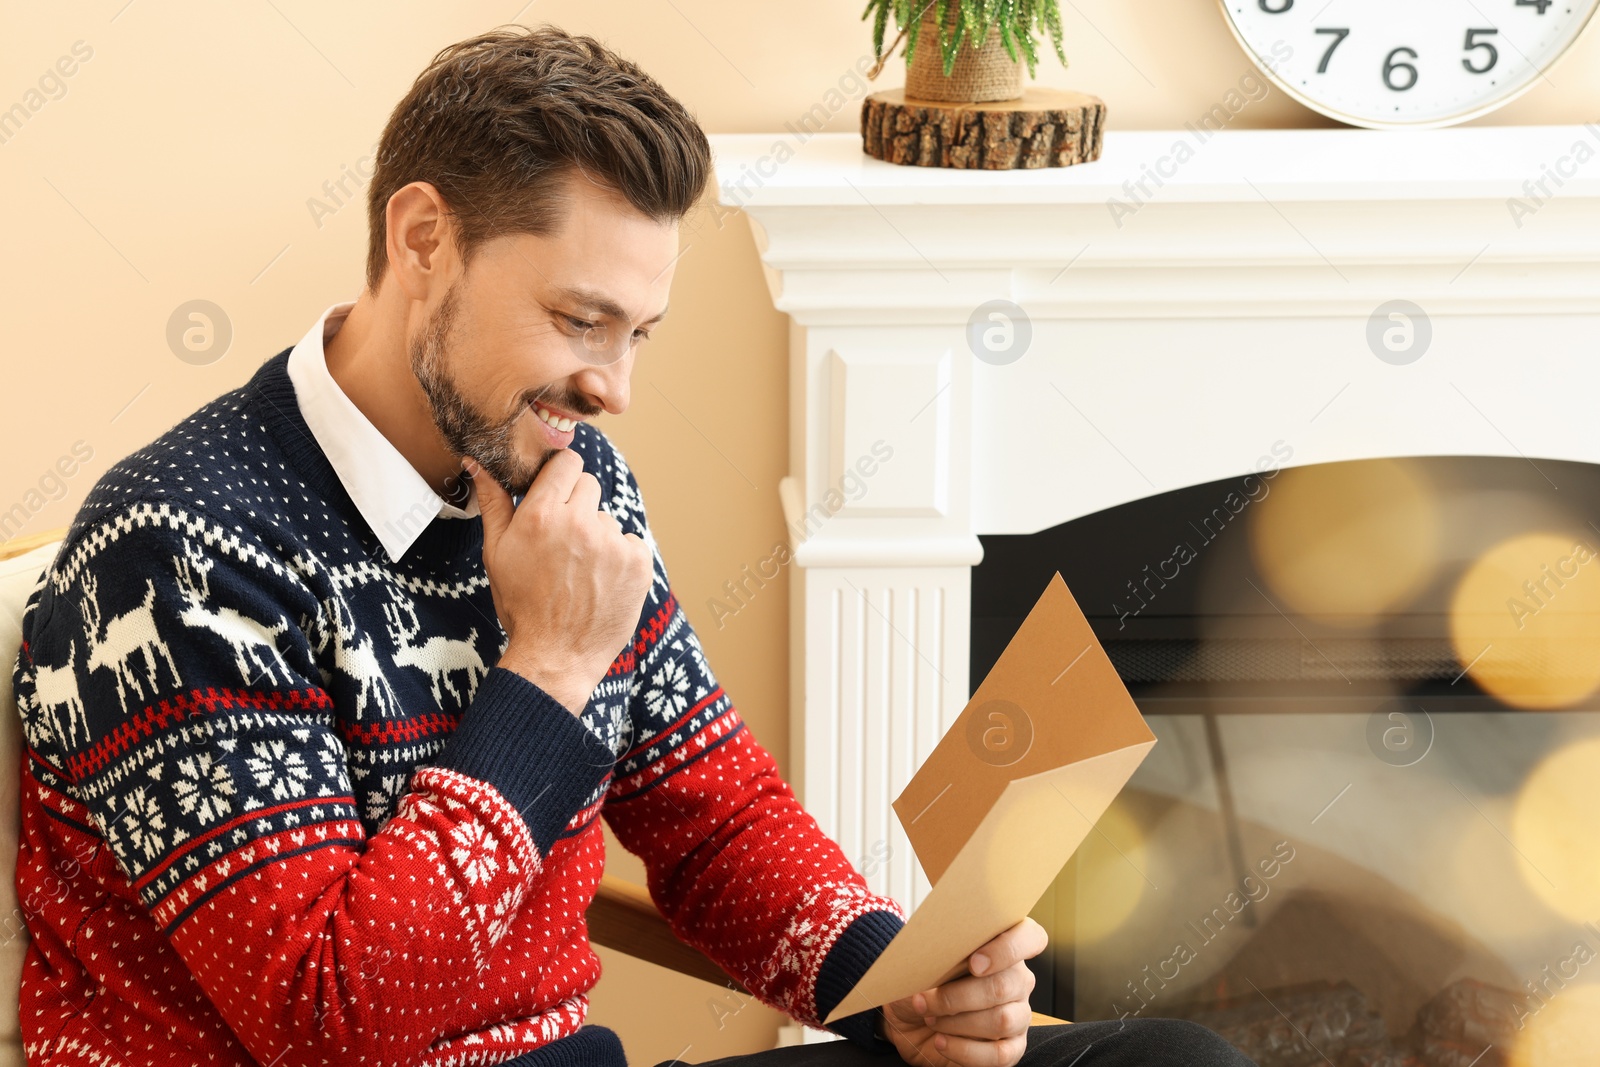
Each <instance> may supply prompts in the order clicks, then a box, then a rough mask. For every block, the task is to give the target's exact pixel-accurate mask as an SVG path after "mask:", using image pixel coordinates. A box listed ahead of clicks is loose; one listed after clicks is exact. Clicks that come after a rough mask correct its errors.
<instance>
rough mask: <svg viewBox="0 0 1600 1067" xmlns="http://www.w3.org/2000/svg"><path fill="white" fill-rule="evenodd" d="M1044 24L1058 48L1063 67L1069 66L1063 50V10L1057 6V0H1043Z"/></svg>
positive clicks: (1057, 56) (1058, 55) (1057, 51)
mask: <svg viewBox="0 0 1600 1067" xmlns="http://www.w3.org/2000/svg"><path fill="white" fill-rule="evenodd" d="M1043 6H1044V24H1045V27H1046V28H1047V29H1049V31H1050V40H1051V42H1052V43H1054V44H1055V46H1056V58H1057V59H1059V60H1061V65H1062V66H1063V67H1064V66H1066V65H1067V54H1066V53H1065V52H1063V51H1062V50H1061V8H1060V7H1058V6H1057V5H1056V0H1043Z"/></svg>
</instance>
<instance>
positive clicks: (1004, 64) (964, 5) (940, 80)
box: [861, 0, 1067, 103]
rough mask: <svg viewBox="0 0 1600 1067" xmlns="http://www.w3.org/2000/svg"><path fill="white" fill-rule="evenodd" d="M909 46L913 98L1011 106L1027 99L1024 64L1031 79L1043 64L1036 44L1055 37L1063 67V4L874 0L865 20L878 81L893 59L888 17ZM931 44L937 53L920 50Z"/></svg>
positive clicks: (909, 89) (908, 89)
mask: <svg viewBox="0 0 1600 1067" xmlns="http://www.w3.org/2000/svg"><path fill="white" fill-rule="evenodd" d="M891 14H892V15H893V16H894V21H895V25H896V26H897V27H898V28H899V31H900V34H899V37H897V38H895V40H894V42H893V43H891V44H890V45H889V49H888V52H889V53H892V52H893V51H894V49H895V46H896V45H898V44H899V43H900V41H901V39H904V40H905V44H906V47H905V59H906V90H905V95H906V96H907V97H908V98H912V99H918V100H937V101H957V102H965V101H970V102H974V103H981V102H984V101H990V100H1011V99H1016V98H1018V97H1020V96H1022V94H1023V90H1022V63H1023V61H1024V60H1026V61H1027V64H1028V74H1029V75H1030V76H1031V75H1033V73H1034V69H1035V67H1036V66H1037V64H1038V62H1039V51H1038V45H1037V38H1038V36H1039V35H1040V34H1041V32H1048V33H1049V35H1050V41H1051V43H1052V44H1053V45H1054V46H1055V53H1056V57H1057V58H1058V59H1060V60H1061V65H1062V66H1066V65H1067V56H1066V53H1065V52H1064V51H1063V50H1062V47H1061V9H1060V8H1059V7H1058V6H1057V0H867V7H866V10H865V11H863V12H862V13H861V17H862V19H863V20H865V19H867V18H868V17H871V18H872V45H873V50H874V54H875V55H876V56H877V58H878V63H877V66H875V67H874V68H873V72H872V73H873V76H876V74H877V73H878V71H879V70H881V69H882V67H883V63H884V61H885V60H886V59H887V58H888V53H886V52H885V50H884V47H883V37H884V31H885V29H886V28H887V26H888V21H889V16H890V15H891ZM924 38H928V39H930V40H931V41H933V42H934V46H933V47H932V48H928V47H924V48H920V49H919V48H918V47H917V44H918V42H919V41H922V40H923V39H924Z"/></svg>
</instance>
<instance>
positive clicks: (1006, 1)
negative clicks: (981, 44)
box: [995, 0, 1022, 63]
mask: <svg viewBox="0 0 1600 1067" xmlns="http://www.w3.org/2000/svg"><path fill="white" fill-rule="evenodd" d="M1015 5H1016V0H999V3H998V4H997V5H996V11H995V16H996V17H997V19H998V20H999V23H1000V43H1001V44H1003V45H1005V48H1006V55H1008V56H1010V57H1011V62H1013V63H1015V62H1017V61H1018V60H1020V59H1021V58H1022V57H1021V56H1019V55H1017V42H1016V41H1015V40H1013V39H1012V36H1011V22H1012V20H1013V19H1014V18H1015V17H1016V12H1015Z"/></svg>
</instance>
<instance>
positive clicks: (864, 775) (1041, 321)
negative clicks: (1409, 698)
mask: <svg viewBox="0 0 1600 1067" xmlns="http://www.w3.org/2000/svg"><path fill="white" fill-rule="evenodd" d="M1200 134H1204V131H1200ZM713 144H714V149H715V152H716V156H717V177H718V181H719V183H720V187H721V194H720V199H721V204H722V205H723V206H724V207H725V208H734V207H737V208H740V209H742V210H743V211H744V212H745V213H746V214H747V216H748V218H749V220H750V225H751V228H752V231H753V233H754V236H755V240H756V242H757V246H758V248H759V250H760V254H761V260H762V263H763V265H764V269H765V272H766V278H767V283H768V287H769V289H770V292H771V294H772V299H773V301H774V304H775V305H776V306H777V308H778V309H780V310H782V311H784V312H786V313H787V314H788V315H789V316H790V318H791V320H792V326H791V331H790V355H789V367H790V401H789V402H790V418H789V432H790V436H789V477H787V478H786V479H784V482H783V485H782V489H781V495H782V504H783V508H784V513H785V517H786V520H787V521H788V523H789V527H790V531H791V538H792V551H793V555H794V560H795V564H796V565H795V566H794V567H792V568H791V572H790V573H791V592H792V596H791V604H792V609H791V610H792V617H791V648H792V659H791V697H792V699H791V730H792V744H791V749H790V751H791V753H792V756H791V759H792V768H791V776H792V778H793V779H794V781H795V783H796V787H797V789H799V791H800V792H801V794H802V796H803V799H804V801H805V803H806V806H807V808H808V809H809V810H810V811H811V812H812V813H813V814H814V815H815V816H816V817H817V819H818V820H819V822H820V823H821V824H822V826H823V828H824V829H825V830H827V831H828V832H829V833H831V834H832V835H834V836H835V837H836V838H837V839H838V840H839V841H840V843H841V844H842V845H843V847H844V848H845V850H846V852H847V853H848V854H849V855H850V856H851V857H852V858H854V859H858V860H860V859H863V858H866V859H869V860H870V862H868V863H866V864H864V867H865V868H866V869H867V871H868V875H869V881H870V882H871V883H872V885H873V888H874V889H875V890H877V891H880V892H887V893H889V894H891V895H893V896H895V897H896V898H897V899H899V900H901V901H903V902H904V903H905V904H907V905H908V906H914V905H915V904H916V903H917V902H918V901H919V900H920V898H921V896H922V894H923V893H924V892H925V891H926V888H927V883H926V880H925V879H924V878H923V876H922V874H921V872H920V871H919V869H918V867H917V864H916V861H915V858H914V856H913V854H912V851H911V849H910V847H909V845H908V843H907V842H906V839H905V837H904V835H903V834H902V833H901V831H900V829H899V826H898V823H897V821H896V819H895V816H894V814H893V812H892V810H891V808H890V802H891V801H892V800H893V798H894V797H895V796H896V795H897V794H898V793H899V791H900V790H901V789H902V788H903V786H904V785H905V783H906V782H907V780H908V779H909V777H910V775H911V774H912V772H913V770H914V769H915V767H916V766H917V765H918V764H919V763H920V762H921V760H922V759H923V758H924V757H925V756H926V755H927V753H928V752H929V751H930V750H931V748H932V746H933V744H934V743H935V742H936V741H937V739H938V738H939V736H940V735H941V734H942V732H943V731H944V729H945V728H946V727H947V726H948V724H949V723H950V722H951V721H952V720H953V719H954V717H955V716H956V715H957V714H958V713H959V712H960V710H961V709H962V707H963V706H964V705H965V703H966V701H967V698H968V695H969V693H970V690H971V685H972V683H973V682H974V681H975V679H971V678H969V668H968V662H969V635H970V626H971V619H970V616H971V601H970V591H971V574H972V567H973V566H974V565H975V564H976V563H978V561H979V560H980V558H981V557H982V552H983V550H982V546H981V544H980V541H979V537H980V535H988V534H1026V533H1034V532H1037V531H1040V530H1044V529H1046V528H1049V527H1053V526H1055V525H1057V524H1059V523H1062V522H1064V521H1066V520H1069V519H1075V518H1078V517H1080V516H1086V515H1090V514H1092V513H1095V512H1099V511H1101V510H1102V509H1106V508H1110V507H1113V506H1117V505H1122V504H1126V503H1128V502H1130V501H1136V500H1140V499H1142V498H1146V497H1152V496H1155V495H1156V494H1160V493H1165V492H1167V491H1170V490H1176V489H1181V488H1183V487H1186V486H1195V485H1199V484H1202V483H1208V482H1212V481H1215V480H1218V479H1222V478H1227V477H1230V476H1237V475H1242V474H1246V473H1248V472H1250V471H1252V470H1259V469H1261V468H1262V466H1263V465H1264V463H1265V464H1272V465H1274V466H1276V465H1288V466H1299V465H1308V464H1320V463H1327V462H1332V461H1339V460H1355V459H1366V458H1375V457H1412V456H1486V457H1510V458H1514V459H1519V460H1520V459H1526V460H1528V461H1529V462H1532V463H1535V464H1537V462H1538V461H1539V460H1572V461H1579V462H1586V463H1600V421H1597V419H1596V417H1595V409H1596V398H1597V397H1600V358H1596V347H1597V338H1600V161H1596V160H1595V159H1594V157H1595V156H1596V154H1597V153H1600V128H1585V127H1477V128H1462V129H1450V130H1436V131H1423V132H1372V131H1356V130H1278V131H1232V130H1229V131H1223V132H1220V133H1211V134H1209V135H1205V136H1204V139H1203V140H1202V139H1201V138H1200V135H1199V134H1197V133H1196V132H1194V131H1189V130H1182V131H1118V130H1112V131H1111V132H1109V133H1108V134H1107V135H1106V139H1105V148H1104V153H1103V156H1102V158H1101V159H1100V160H1099V161H1098V162H1095V163H1092V164H1087V165H1082V166H1077V167H1071V168H1065V169H1050V170H1036V171H1017V172H967V171H951V170H940V169H924V168H917V167H897V166H895V165H892V164H887V163H882V162H879V161H876V160H873V159H870V158H868V157H866V156H864V155H863V154H862V153H861V151H860V142H859V138H858V137H857V136H856V135H853V134H839V135H818V136H812V137H810V138H808V139H806V140H805V141H803V142H801V141H799V140H798V138H796V137H794V136H792V135H759V134H758V135H723V136H718V137H715V138H713ZM992 301H1007V302H1010V304H1011V305H1014V306H1015V307H1016V308H1020V309H1021V313H1022V316H1025V318H1021V317H1018V315H1017V314H1016V313H1015V312H1011V313H1002V314H1001V315H1000V316H999V317H994V318H987V319H983V320H981V321H980V322H979V323H978V325H977V326H976V327H974V328H969V321H970V320H971V319H972V316H973V314H974V312H975V310H976V309H978V308H980V306H983V305H986V304H989V302H992ZM1397 302H1398V303H1397ZM997 306H999V305H997ZM1025 331H1026V332H1029V333H1031V338H1030V339H1029V340H1028V342H1027V347H1026V349H1025V350H1022V351H1021V353H1020V355H1018V354H1017V352H1018V346H1019V344H1020V340H1019V339H1020V338H1021V337H1022V336H1023V333H1024V332H1025ZM1008 343H1009V345H1010V346H1011V347H1009V348H1008V347H1007V344H1008ZM875 448H876V452H875V451H874V449H875ZM885 453H891V454H890V455H889V456H888V458H883V456H884V454H885ZM869 472H870V473H869ZM830 492H831V493H832V495H831V496H830ZM1158 747H1159V746H1158ZM885 855H886V856H887V860H886V862H880V860H881V859H882V857H884V856H885Z"/></svg>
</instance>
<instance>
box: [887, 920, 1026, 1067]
mask: <svg viewBox="0 0 1600 1067" xmlns="http://www.w3.org/2000/svg"><path fill="white" fill-rule="evenodd" d="M1048 941H1049V937H1048V935H1047V934H1046V933H1045V929H1044V927H1042V926H1040V925H1039V924H1038V923H1036V922H1034V921H1033V920H1032V919H1023V920H1022V921H1021V922H1020V923H1018V924H1017V925H1015V926H1013V927H1012V928H1011V929H1009V930H1007V931H1006V932H1005V933H1003V934H1001V935H1000V936H999V937H997V938H995V939H994V940H993V941H990V942H989V943H988V944H987V945H984V946H983V947H982V948H980V949H978V951H976V952H974V953H973V954H972V955H971V956H970V957H969V958H968V960H967V969H968V970H969V971H971V972H972V973H971V974H968V975H964V976H962V977H960V978H954V979H951V980H950V981H948V982H946V983H945V984H944V985H942V986H939V987H937V988H935V989H929V990H927V991H925V992H922V993H915V994H912V995H911V996H909V997H906V998H905V999H904V1000H897V1001H894V1002H893V1003H890V1004H885V1005H884V1007H883V1030H884V1036H885V1037H887V1038H888V1039H889V1040H890V1041H892V1042H894V1047H895V1049H896V1050H898V1051H899V1053H900V1058H901V1059H903V1060H905V1061H906V1062H907V1063H909V1064H913V1065H914V1067H1013V1065H1014V1064H1015V1063H1016V1062H1017V1061H1018V1060H1020V1059H1021V1058H1022V1054H1023V1052H1024V1051H1026V1050H1027V1047H1028V1021H1029V1020H1030V1019H1032V1018H1033V1010H1032V1009H1031V1008H1030V1007H1029V1006H1028V994H1029V993H1031V992H1033V983H1034V978H1033V972H1032V971H1030V970H1028V968H1027V966H1026V965H1025V964H1024V963H1023V962H1022V961H1023V960H1027V959H1032V958H1033V957H1034V956H1037V955H1038V954H1039V953H1041V952H1043V951H1044V947H1045V945H1046V943H1047V942H1048Z"/></svg>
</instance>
